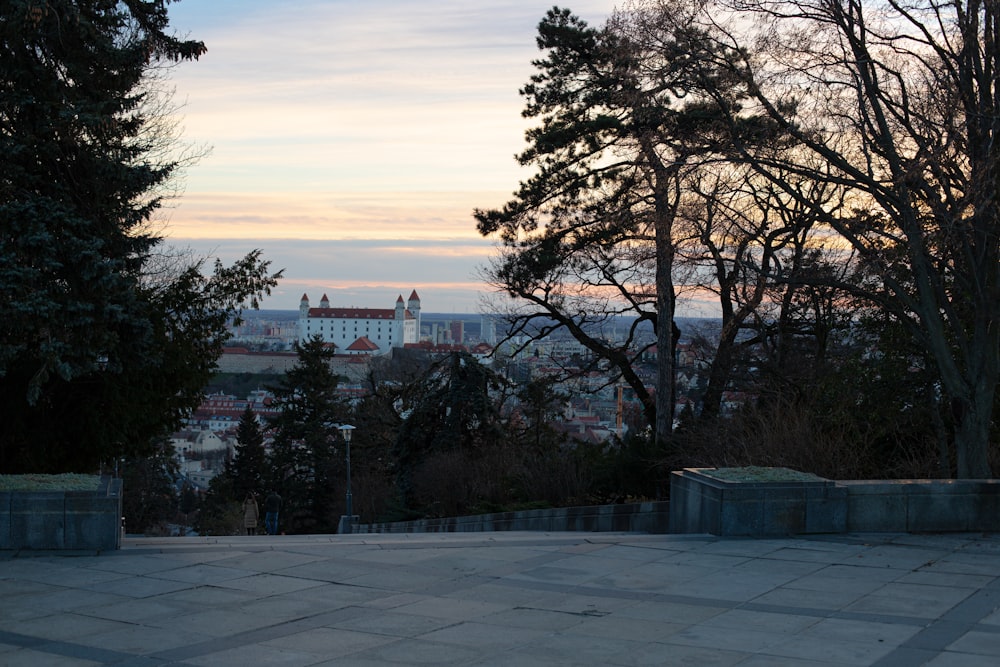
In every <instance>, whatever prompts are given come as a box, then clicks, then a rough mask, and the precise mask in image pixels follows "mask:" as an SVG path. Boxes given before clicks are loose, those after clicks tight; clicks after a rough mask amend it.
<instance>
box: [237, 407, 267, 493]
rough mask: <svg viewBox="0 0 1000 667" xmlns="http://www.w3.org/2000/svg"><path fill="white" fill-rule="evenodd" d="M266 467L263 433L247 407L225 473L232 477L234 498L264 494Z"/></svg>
mask: <svg viewBox="0 0 1000 667" xmlns="http://www.w3.org/2000/svg"><path fill="white" fill-rule="evenodd" d="M266 466H267V453H266V452H265V451H264V433H263V432H262V431H261V428H260V423H259V422H258V421H257V415H256V414H255V413H254V411H253V409H252V408H251V407H250V406H249V405H247V407H246V409H245V410H244V411H243V414H242V415H240V423H239V426H237V427H236V451H235V452H234V453H233V460H232V461H231V462H230V464H229V467H228V471H227V472H228V474H229V475H230V477H232V482H233V493H234V494H235V495H234V497H235V498H245V497H246V495H247V494H248V493H256V494H257V495H261V494H262V493H264V485H265V481H264V480H265V475H264V473H265V470H266Z"/></svg>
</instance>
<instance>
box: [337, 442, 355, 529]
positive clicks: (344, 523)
mask: <svg viewBox="0 0 1000 667" xmlns="http://www.w3.org/2000/svg"><path fill="white" fill-rule="evenodd" d="M337 429H338V430H339V431H340V435H342V436H343V438H344V445H345V446H346V447H345V448H346V450H347V514H345V515H344V516H342V517H340V526H338V528H337V532H338V533H350V532H353V528H352V524H353V522H354V506H353V498H352V497H351V431H353V430H354V427H353V426H351V425H350V424H341V425H340V426H338V427H337Z"/></svg>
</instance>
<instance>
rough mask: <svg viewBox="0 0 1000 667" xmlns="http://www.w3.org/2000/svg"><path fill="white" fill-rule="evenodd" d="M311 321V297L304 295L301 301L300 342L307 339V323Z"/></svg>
mask: <svg viewBox="0 0 1000 667" xmlns="http://www.w3.org/2000/svg"><path fill="white" fill-rule="evenodd" d="M308 320H309V295H308V294H303V295H302V300H301V301H299V340H305V338H306V322H307V321H308Z"/></svg>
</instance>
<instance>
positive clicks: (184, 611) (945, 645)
mask: <svg viewBox="0 0 1000 667" xmlns="http://www.w3.org/2000/svg"><path fill="white" fill-rule="evenodd" d="M0 600H2V602H0V665H3V666H7V667H14V666H16V665H26V666H31V667H44V666H47V665H66V666H69V665H121V666H127V667H154V666H161V665H200V666H205V667H208V666H212V667H225V666H227V665H235V666H239V667H252V666H255V665H289V666H305V665H361V666H363V665H393V664H397V665H418V664H426V665H517V666H531V665H699V666H700V665H748V666H749V665H762V666H764V665H766V666H768V667H776V666H781V665H807V666H808V665H813V666H816V667H819V666H821V665H825V666H830V665H925V664H926V665H935V666H946V665H948V666H969V667H971V666H976V667H979V666H982V665H995V664H1000V537H997V536H994V535H978V534H977V535H969V534H962V535H840V536H823V537H814V538H789V539H732V538H725V539H723V538H716V537H713V536H706V535H694V536H691V535H645V534H620V533H526V532H505V533H449V534H405V535H403V534H395V535H324V536H280V537H268V536H257V537H229V538H198V537H196V538H136V539H127V540H125V544H124V545H123V548H122V549H121V550H120V551H118V552H113V553H108V554H102V555H93V554H75V555H55V554H51V553H50V554H26V553H22V554H17V555H15V554H13V553H11V552H0Z"/></svg>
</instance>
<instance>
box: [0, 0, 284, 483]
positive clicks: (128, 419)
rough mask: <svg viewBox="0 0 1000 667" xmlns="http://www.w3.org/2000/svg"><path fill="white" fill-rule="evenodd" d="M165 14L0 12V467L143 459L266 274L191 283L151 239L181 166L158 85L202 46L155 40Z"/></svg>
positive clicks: (100, 7) (82, 6) (189, 264)
mask: <svg viewBox="0 0 1000 667" xmlns="http://www.w3.org/2000/svg"><path fill="white" fill-rule="evenodd" d="M168 4H169V2H168V0H151V1H140V0H122V1H120V2H107V1H105V0H49V1H48V2H44V3H38V2H30V1H26V0H22V1H11V2H4V3H2V4H0V155H3V160H2V161H0V290H2V291H3V294H4V298H3V299H2V300H0V422H2V423H3V424H4V428H3V434H2V435H0V470H2V471H4V472H21V471H34V472H59V471H72V470H80V471H82V470H90V469H96V468H97V466H98V463H99V462H100V461H101V460H107V459H110V458H112V457H116V458H117V457H120V456H122V455H125V454H130V455H137V456H141V455H144V454H148V453H149V452H150V450H151V446H152V445H151V443H152V442H153V441H154V439H155V438H156V437H157V436H161V435H163V434H164V433H165V432H168V431H169V430H171V429H172V428H173V427H174V426H175V425H176V424H177V422H178V419H179V418H180V416H181V415H182V414H184V412H185V411H186V410H188V409H190V408H192V407H194V406H195V405H197V402H198V401H199V400H200V398H201V396H200V392H201V388H202V387H203V386H204V385H205V383H206V382H207V380H208V377H209V375H210V373H211V371H212V370H213V366H214V363H215V360H216V358H217V357H218V355H219V354H220V353H221V349H222V344H223V342H224V340H225V337H226V324H227V322H228V320H230V319H231V318H232V317H234V316H236V315H238V314H239V312H240V310H241V308H242V307H243V306H244V305H245V304H246V303H249V304H250V305H255V303H256V300H257V299H258V298H259V297H260V296H261V295H262V294H266V293H267V292H268V291H269V289H270V287H271V286H273V285H274V284H275V282H276V279H277V277H278V275H280V274H275V275H270V274H269V273H268V271H267V269H268V264H267V263H266V262H263V261H261V259H260V255H259V253H257V252H254V253H251V254H250V255H248V256H247V257H246V258H244V259H243V260H242V261H240V262H238V263H236V264H235V265H234V266H232V267H224V266H222V265H221V264H218V263H216V265H215V267H214V271H213V272H212V274H211V275H210V276H208V277H206V276H205V275H203V271H202V269H203V263H202V262H201V261H199V260H196V259H189V258H184V257H178V256H174V257H170V256H169V255H170V253H168V252H165V251H164V250H163V249H162V248H161V247H160V246H161V243H162V238H161V237H159V236H157V235H156V234H154V233H153V232H152V229H151V222H152V221H153V217H154V215H155V214H156V212H157V210H158V209H159V207H160V205H161V203H162V200H163V198H164V197H165V196H166V195H167V194H169V188H170V187H171V184H172V183H174V182H175V181H174V178H175V177H176V176H177V174H178V173H179V170H180V169H181V168H182V167H183V166H184V164H185V157H184V156H183V155H182V154H180V153H178V152H177V150H175V149H176V147H177V145H178V144H177V142H176V139H175V137H173V136H172V135H171V133H170V128H169V126H170V123H169V122H165V120H166V119H165V117H164V113H165V112H164V110H163V106H162V105H163V103H164V99H163V95H162V91H160V90H158V88H157V78H158V77H159V76H160V75H161V74H163V72H164V71H165V66H166V65H169V64H171V63H176V62H179V61H189V60H194V59H196V58H198V57H199V56H200V55H201V54H203V53H204V52H205V45H204V44H203V43H201V42H198V41H193V40H182V39H178V38H176V37H173V36H171V35H170V34H169V32H168V29H169V22H168V16H167V7H168Z"/></svg>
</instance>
